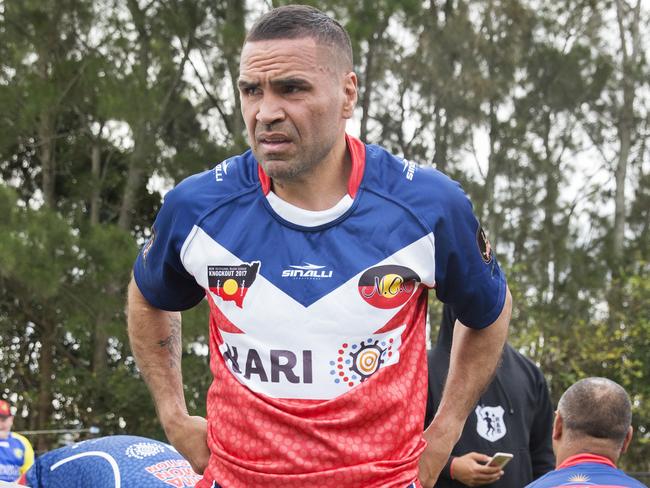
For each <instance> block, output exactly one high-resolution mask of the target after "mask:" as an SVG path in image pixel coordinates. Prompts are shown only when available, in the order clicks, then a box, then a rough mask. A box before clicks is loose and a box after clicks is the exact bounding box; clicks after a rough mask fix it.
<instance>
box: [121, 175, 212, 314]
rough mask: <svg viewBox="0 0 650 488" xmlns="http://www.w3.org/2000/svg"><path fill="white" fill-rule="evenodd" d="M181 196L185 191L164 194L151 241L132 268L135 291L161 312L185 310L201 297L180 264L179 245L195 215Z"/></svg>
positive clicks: (177, 188) (196, 286)
mask: <svg viewBox="0 0 650 488" xmlns="http://www.w3.org/2000/svg"><path fill="white" fill-rule="evenodd" d="M185 194H187V189H186V188H183V187H181V186H179V187H176V188H174V189H173V190H172V191H170V192H169V193H167V195H166V197H165V201H164V203H163V205H162V208H161V209H160V212H159V213H158V216H157V217H156V221H155V222H154V224H153V227H152V235H151V238H150V239H149V240H148V241H147V243H146V244H145V245H144V246H143V247H142V249H141V250H140V253H139V254H138V257H137V259H136V261H135V266H134V268H133V276H134V279H135V282H136V283H137V285H138V288H139V289H140V291H141V292H142V294H143V295H144V297H145V298H146V299H147V301H148V302H149V303H151V305H153V306H154V307H157V308H159V309H161V310H167V311H180V310H187V309H188V308H192V307H193V306H195V305H196V304H197V303H199V302H200V301H201V299H202V298H203V297H204V296H205V291H204V290H203V288H201V286H199V285H198V284H197V282H196V280H195V279H194V277H193V276H192V275H190V274H189V273H188V272H187V270H186V269H185V267H184V266H183V263H182V262H181V249H182V247H183V243H184V242H185V240H186V239H187V237H188V236H189V235H190V233H191V232H192V229H193V227H194V222H195V218H194V213H195V212H194V211H193V208H192V204H191V201H190V200H188V199H187V198H186V197H185Z"/></svg>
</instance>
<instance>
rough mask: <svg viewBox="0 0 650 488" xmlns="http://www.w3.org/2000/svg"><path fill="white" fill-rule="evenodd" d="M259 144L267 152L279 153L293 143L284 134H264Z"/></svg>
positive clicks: (258, 141) (258, 139) (259, 138)
mask: <svg viewBox="0 0 650 488" xmlns="http://www.w3.org/2000/svg"><path fill="white" fill-rule="evenodd" d="M257 143H258V145H259V146H260V147H261V148H262V149H263V150H264V151H266V152H277V151H282V150H284V149H286V148H287V147H288V146H289V145H290V144H291V143H292V141H291V139H290V138H289V137H287V136H286V135H284V134H262V135H260V136H259V137H258V138H257Z"/></svg>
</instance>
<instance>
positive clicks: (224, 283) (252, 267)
mask: <svg viewBox="0 0 650 488" xmlns="http://www.w3.org/2000/svg"><path fill="white" fill-rule="evenodd" d="M259 269H260V262H259V261H253V262H252V263H251V264H246V263H243V264H240V265H237V266H208V286H209V288H210V291H211V292H212V293H214V294H215V295H217V296H218V297H220V298H221V299H222V300H223V301H224V302H228V301H231V302H235V305H237V306H238V307H239V308H243V305H244V297H246V293H248V289H249V288H250V287H251V285H252V284H253V282H254V281H255V278H256V277H257V272H258V271H259Z"/></svg>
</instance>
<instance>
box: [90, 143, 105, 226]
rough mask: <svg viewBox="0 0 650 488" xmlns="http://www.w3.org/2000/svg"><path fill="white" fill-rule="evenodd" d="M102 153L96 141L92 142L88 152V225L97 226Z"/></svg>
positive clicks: (99, 205)
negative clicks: (89, 172)
mask: <svg viewBox="0 0 650 488" xmlns="http://www.w3.org/2000/svg"><path fill="white" fill-rule="evenodd" d="M101 157H102V152H101V146H100V145H99V141H98V140H93V143H92V148H91V150H90V161H91V168H90V171H91V179H92V188H91V190H90V225H91V226H95V225H97V224H99V210H100V207H101V178H102V175H101V172H102V160H101Z"/></svg>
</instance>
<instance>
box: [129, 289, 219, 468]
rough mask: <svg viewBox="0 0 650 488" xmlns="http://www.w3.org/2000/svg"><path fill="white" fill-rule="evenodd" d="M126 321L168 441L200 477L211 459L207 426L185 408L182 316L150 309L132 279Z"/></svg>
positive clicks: (136, 358) (203, 420)
mask: <svg viewBox="0 0 650 488" xmlns="http://www.w3.org/2000/svg"><path fill="white" fill-rule="evenodd" d="M127 320H128V332H129V340H130V343H131V350H132V351H133V356H134V357H135V361H136V364H137V365H138V368H139V369H140V372H141V373H142V376H143V378H144V380H145V382H146V384H147V386H148V387H149V391H150V392H151V395H152V396H153V399H154V403H155V405H156V411H157V412H158V418H159V419H160V422H161V424H162V426H163V428H164V429H165V433H166V434H167V438H168V439H169V441H170V442H171V443H172V444H173V445H174V447H176V449H178V451H179V452H180V453H181V454H183V456H185V458H187V460H188V461H189V462H190V464H191V465H192V467H193V468H194V471H196V472H197V473H203V470H204V469H205V467H206V466H207V463H208V458H209V455H210V453H209V450H208V446H207V424H206V421H205V419H203V418H201V417H193V416H190V415H189V414H188V412H187V406H186V404H185V394H184V392H183V375H182V372H181V354H182V336H181V314H180V312H166V311H164V310H160V309H158V308H156V307H154V306H152V305H151V304H150V303H149V302H148V301H147V299H146V298H145V297H144V296H143V295H142V293H141V292H140V289H139V288H138V285H137V284H136V283H135V281H134V280H133V279H132V280H131V283H130V284H129V293H128V304H127Z"/></svg>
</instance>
